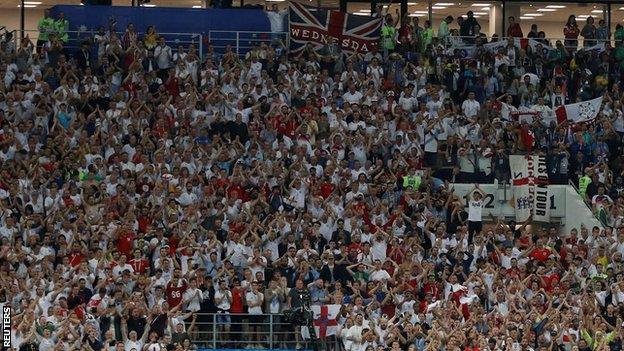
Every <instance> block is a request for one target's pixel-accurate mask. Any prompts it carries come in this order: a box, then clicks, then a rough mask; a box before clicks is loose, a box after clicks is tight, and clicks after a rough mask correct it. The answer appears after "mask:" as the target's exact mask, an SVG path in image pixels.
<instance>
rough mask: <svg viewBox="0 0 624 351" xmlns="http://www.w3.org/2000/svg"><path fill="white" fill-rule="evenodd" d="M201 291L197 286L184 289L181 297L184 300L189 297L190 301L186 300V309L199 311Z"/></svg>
mask: <svg viewBox="0 0 624 351" xmlns="http://www.w3.org/2000/svg"><path fill="white" fill-rule="evenodd" d="M202 296H203V295H202V291H201V290H199V289H198V288H195V289H193V288H188V289H186V291H185V292H184V294H183V295H182V299H183V300H184V301H187V300H189V299H190V301H188V304H187V306H186V309H187V310H189V311H192V312H197V311H199V309H200V308H201V306H200V304H201V301H202Z"/></svg>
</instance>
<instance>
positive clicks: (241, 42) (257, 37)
mask: <svg viewBox="0 0 624 351" xmlns="http://www.w3.org/2000/svg"><path fill="white" fill-rule="evenodd" d="M278 40H281V41H282V43H283V44H284V46H286V47H288V32H250V31H222V30H211V31H209V32H208V42H209V43H210V45H211V46H212V47H213V48H214V49H215V51H216V52H217V53H223V52H225V51H226V49H227V48H231V49H232V50H233V51H234V52H236V54H237V55H238V56H244V55H245V54H246V53H247V52H248V51H250V50H251V49H252V48H253V47H254V46H257V45H260V44H261V43H264V44H267V45H270V44H272V43H274V42H276V41H278Z"/></svg>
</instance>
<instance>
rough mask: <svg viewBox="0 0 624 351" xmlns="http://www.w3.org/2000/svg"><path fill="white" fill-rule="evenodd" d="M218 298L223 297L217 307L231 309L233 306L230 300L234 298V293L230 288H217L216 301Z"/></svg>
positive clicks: (225, 309)
mask: <svg viewBox="0 0 624 351" xmlns="http://www.w3.org/2000/svg"><path fill="white" fill-rule="evenodd" d="M218 299H221V301H220V302H219V303H218V304H217V308H218V309H221V310H224V311H229V310H230V307H231V304H230V300H231V299H232V293H231V292H230V291H229V290H224V291H221V290H217V291H215V301H216V300H218Z"/></svg>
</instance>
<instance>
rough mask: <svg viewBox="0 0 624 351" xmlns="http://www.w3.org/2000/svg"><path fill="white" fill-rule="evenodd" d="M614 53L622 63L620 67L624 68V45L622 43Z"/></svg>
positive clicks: (619, 62)
mask: <svg viewBox="0 0 624 351" xmlns="http://www.w3.org/2000/svg"><path fill="white" fill-rule="evenodd" d="M613 54H614V56H615V59H616V60H617V62H618V64H619V65H620V68H623V67H624V46H621V45H620V46H618V47H616V48H615V51H614V53H613Z"/></svg>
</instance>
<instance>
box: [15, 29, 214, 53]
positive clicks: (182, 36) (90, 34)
mask: <svg viewBox="0 0 624 351" xmlns="http://www.w3.org/2000/svg"><path fill="white" fill-rule="evenodd" d="M17 33H19V34H20V35H19V37H20V38H23V37H25V36H26V35H28V37H29V38H30V40H31V41H32V42H33V44H35V43H36V42H37V39H38V37H39V33H40V32H39V30H35V29H26V30H24V31H19V30H18V31H17ZM65 33H67V34H68V39H67V41H66V42H64V43H63V47H64V49H66V50H67V51H69V52H73V51H76V50H78V49H79V48H80V46H81V44H82V43H83V42H84V41H86V40H90V41H91V50H92V52H91V53H92V57H97V50H98V45H97V43H95V41H94V38H95V35H96V34H98V31H97V30H95V29H87V28H84V29H83V30H77V31H67V32H65ZM117 34H118V35H119V39H120V40H121V39H122V38H123V35H124V32H123V31H118V32H117ZM137 34H138V40H142V38H143V37H144V36H145V33H142V32H137ZM158 36H159V37H163V38H165V42H166V43H167V45H169V46H170V47H171V48H172V49H173V51H174V52H175V51H176V49H177V47H178V46H179V45H182V46H184V48H185V49H188V46H189V45H191V44H193V45H195V47H196V48H197V50H198V52H199V54H200V58H203V53H204V48H203V46H204V42H203V35H202V34H201V33H158ZM14 39H15V40H16V44H17V45H20V44H21V43H20V42H19V41H18V40H19V39H18V38H17V37H15V38H14Z"/></svg>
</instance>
